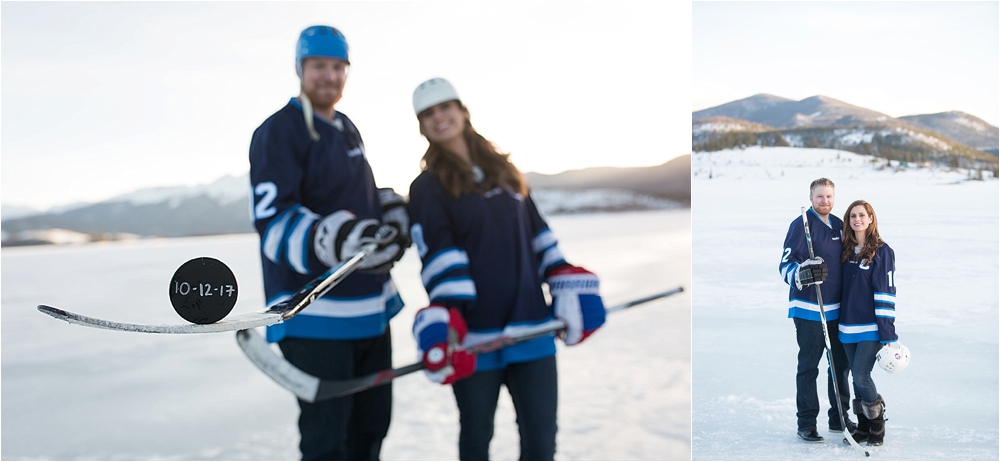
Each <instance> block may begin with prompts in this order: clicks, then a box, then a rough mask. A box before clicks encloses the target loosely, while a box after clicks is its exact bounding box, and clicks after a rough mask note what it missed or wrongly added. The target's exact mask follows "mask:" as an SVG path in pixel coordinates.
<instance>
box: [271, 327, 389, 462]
mask: <svg viewBox="0 0 1000 462" xmlns="http://www.w3.org/2000/svg"><path fill="white" fill-rule="evenodd" d="M278 346H279V347H280V348H281V352H282V353H283V354H284V355H285V358H287V359H288V361H289V362H291V363H292V364H294V365H295V366H296V367H298V368H299V369H302V371H304V372H307V373H309V374H312V375H314V376H316V377H319V378H321V379H327V380H344V379H350V378H354V377H359V376H362V375H366V374H371V373H374V372H378V371H380V370H383V369H387V368H390V367H392V340H391V337H390V335H389V329H388V328H386V331H385V333H383V334H382V335H381V336H378V337H373V338H367V339H360V340H313V339H302V338H286V339H284V340H282V341H280V342H278ZM299 409H300V410H301V412H300V414H299V433H301V435H302V440H301V441H300V443H299V449H300V450H301V451H302V460H378V458H379V451H380V450H381V448H382V440H383V439H384V438H385V435H386V433H387V432H388V431H389V419H390V417H391V415H392V384H391V383H390V384H388V385H383V386H380V387H376V388H373V389H371V390H367V391H363V392H360V393H356V394H354V395H350V396H346V397H344V398H336V399H330V400H326V401H320V402H317V403H307V402H305V401H302V400H299Z"/></svg>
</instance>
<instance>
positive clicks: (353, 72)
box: [2, 2, 691, 207]
mask: <svg viewBox="0 0 1000 462" xmlns="http://www.w3.org/2000/svg"><path fill="white" fill-rule="evenodd" d="M2 13H3V14H2V21H3V22H2V29H3V42H2V66H3V70H4V72H3V74H2V99H3V115H4V116H5V117H3V138H2V151H3V170H2V175H3V181H2V184H3V186H2V189H3V191H2V192H3V202H4V204H17V205H29V206H35V207H49V206H53V205H61V204H66V203H71V202H77V201H99V200H104V199H107V198H110V197H113V196H116V195H119V194H123V193H127V192H130V191H133V190H135V189H140V188H145V187H154V186H180V185H194V184H204V183H208V182H210V181H213V180H215V179H217V178H219V177H222V176H224V175H227V174H229V175H241V174H244V173H246V172H247V171H248V170H249V163H248V160H247V152H248V149H249V143H250V137H251V134H252V133H253V130H254V129H255V128H256V127H257V126H258V125H260V123H261V122H263V121H264V119H265V118H267V117H268V116H270V115H271V114H272V113H274V112H275V111H277V110H278V109H280V108H281V107H282V106H284V105H285V104H286V103H287V101H288V99H289V98H291V97H293V96H296V95H297V88H298V79H297V77H296V76H295V73H294V54H293V50H294V43H295V40H296V39H297V37H298V34H299V32H300V31H301V30H302V29H303V28H305V27H307V26H309V25H313V24H321V23H325V24H330V25H333V26H335V27H338V28H340V29H341V30H342V31H343V32H344V33H345V35H346V36H347V39H348V43H349V45H350V47H351V51H350V52H351V62H352V66H351V69H350V74H349V78H348V82H347V86H346V88H345V92H344V98H343V100H341V102H340V103H339V104H338V105H337V109H338V110H340V111H341V112H343V113H345V114H347V115H348V116H349V117H350V118H351V119H352V120H353V121H354V122H355V123H356V124H357V125H358V127H359V129H360V131H361V134H362V137H363V138H364V141H365V146H366V150H367V155H368V159H369V162H370V163H371V165H372V168H373V170H374V171H375V178H376V182H377V183H378V184H379V185H380V186H391V187H393V188H396V189H397V190H402V192H404V193H405V191H406V190H407V189H408V186H409V182H410V181H411V180H412V179H413V178H414V177H416V175H417V174H418V173H419V161H420V157H421V156H422V155H423V152H424V149H425V148H426V142H425V141H424V139H423V137H422V136H420V134H419V132H418V131H417V123H416V117H415V116H414V115H413V110H412V106H411V95H412V92H413V89H414V88H415V87H416V85H417V84H419V83H420V82H421V81H423V80H425V79H427V78H430V77H434V76H441V77H445V78H447V79H449V80H450V81H452V83H454V84H455V86H456V87H457V89H458V92H459V94H460V95H461V96H462V98H463V101H464V102H465V103H466V104H467V106H468V107H469V109H470V112H471V114H472V118H473V123H474V124H475V126H476V128H477V130H478V131H479V132H480V133H482V134H483V136H485V137H486V138H487V139H489V140H491V141H493V142H494V143H496V144H497V146H498V147H499V148H501V149H502V150H504V151H505V152H510V153H511V155H512V160H513V161H514V162H515V164H516V165H517V166H518V168H520V169H521V170H522V171H525V172H528V171H535V172H539V173H557V172H560V171H565V170H571V169H578V168H585V167H593V166H621V167H626V166H647V165H648V166H652V165H659V164H662V163H663V162H666V161H668V160H669V159H671V158H673V157H676V156H678V155H683V154H687V153H689V152H690V133H689V127H688V126H687V124H688V122H687V119H688V118H689V117H690V116H689V114H688V105H689V94H690V93H689V91H688V90H689V85H690V81H689V79H688V76H689V75H690V72H689V71H688V70H689V69H690V68H689V66H690V64H689V63H690V48H691V42H690V6H689V5H688V6H686V7H685V6H683V5H681V6H669V7H667V6H662V5H659V4H655V3H652V2H650V3H634V4H629V3H626V4H614V3H610V2H573V3H567V2H551V3H541V4H530V3H496V2H485V3H475V4H464V3H453V2H335V3H319V2H317V3H280V4H279V3H239V2H236V3H229V2H221V3H199V2H182V3H142V2H139V3H133V2H123V3H106V4H104V3H102V4H92V3H33V2H30V3H7V2H5V3H3V4H2ZM234 19H235V20H234ZM681 121H683V122H681Z"/></svg>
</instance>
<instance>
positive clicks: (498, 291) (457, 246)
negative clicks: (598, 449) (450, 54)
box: [408, 78, 604, 460]
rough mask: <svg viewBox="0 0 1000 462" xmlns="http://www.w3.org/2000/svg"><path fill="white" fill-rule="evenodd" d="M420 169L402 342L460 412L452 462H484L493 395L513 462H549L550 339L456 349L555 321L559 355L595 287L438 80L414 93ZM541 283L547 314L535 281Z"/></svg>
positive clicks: (579, 326)
mask: <svg viewBox="0 0 1000 462" xmlns="http://www.w3.org/2000/svg"><path fill="white" fill-rule="evenodd" d="M413 106H414V111H415V112H416V114H417V119H418V121H419V124H420V133H421V134H422V135H424V137H425V138H426V139H427V141H428V144H429V146H428V148H427V151H426V153H425V154H424V157H423V159H422V162H421V164H422V169H423V171H422V172H421V173H420V175H419V176H418V177H417V178H416V179H415V180H414V181H413V183H412V184H411V185H410V202H409V205H408V208H409V212H410V217H411V223H412V225H411V233H412V234H411V236H412V238H413V241H414V243H415V244H416V246H417V250H418V252H419V254H420V258H421V260H422V261H423V269H422V271H421V276H422V279H423V283H424V287H425V288H426V290H427V294H428V298H429V299H430V305H429V306H428V307H427V308H424V309H422V310H420V311H419V312H418V313H417V316H416V319H415V320H414V326H413V334H414V337H415V338H416V340H417V344H418V348H419V354H420V357H421V359H422V360H423V362H424V364H425V365H426V367H427V372H428V373H427V375H428V377H430V378H431V379H432V380H434V381H436V382H439V383H442V384H452V388H453V391H454V394H455V400H456V402H457V404H458V409H459V413H460V416H461V418H460V423H461V431H460V434H459V457H460V458H461V459H462V460H486V459H488V458H489V443H490V440H491V439H492V437H493V420H494V414H495V411H496V406H497V399H498V396H499V392H500V386H501V385H505V386H506V387H507V390H508V391H509V392H510V395H511V398H512V399H513V403H514V409H515V411H516V412H517V424H518V431H519V434H520V437H521V438H520V439H521V459H522V460H552V459H553V458H554V456H555V435H556V402H557V399H556V395H557V393H556V390H557V386H556V362H555V351H556V348H555V342H554V335H548V336H545V337H541V338H537V339H534V340H528V341H525V342H521V343H518V344H515V345H512V346H508V347H505V348H503V349H502V350H499V351H496V352H493V353H487V354H482V355H479V356H478V357H476V356H473V355H470V354H468V353H465V352H463V351H462V350H461V349H459V348H458V347H459V346H463V345H471V344H476V343H481V342H484V341H489V340H491V339H495V338H497V337H500V336H501V335H512V334H516V333H517V332H518V331H519V330H523V329H525V328H530V327H531V326H536V325H538V324H541V323H544V322H547V321H550V320H552V319H553V318H554V317H555V318H558V319H561V320H563V321H564V322H565V323H566V325H567V329H566V331H565V334H564V335H563V340H564V342H565V343H566V344H567V345H575V344H577V343H579V342H581V341H583V340H584V339H585V338H586V337H587V336H588V335H590V334H591V333H593V332H594V331H595V330H596V329H597V328H598V327H600V326H601V325H602V324H603V323H604V305H603V304H602V302H601V298H600V296H599V294H598V281H597V277H596V276H594V275H593V274H592V273H590V272H589V271H587V270H585V269H583V268H580V267H575V266H572V265H569V264H568V263H566V260H565V259H564V258H563V256H562V254H561V253H560V251H559V248H558V246H557V245H556V244H557V243H556V238H555V236H554V235H553V233H552V231H551V230H550V229H549V228H548V225H547V224H546V223H545V220H544V219H543V218H542V217H541V215H540V214H539V212H538V210H537V208H536V205H535V203H534V202H533V200H532V198H531V196H530V195H529V194H528V185H527V183H526V182H525V180H524V177H523V176H522V175H521V173H520V172H519V171H518V170H517V168H516V167H514V165H513V164H512V163H511V162H510V160H509V159H508V156H507V155H505V154H501V153H499V152H497V150H496V148H495V147H494V146H493V145H492V144H491V143H490V142H489V141H487V140H486V139H485V138H483V137H482V136H481V135H479V133H477V132H476V130H475V129H474V128H473V127H472V124H471V122H470V119H469V112H468V110H467V109H466V108H465V106H464V105H463V104H462V103H461V101H460V99H459V97H458V94H457V93H456V91H455V89H454V87H453V86H452V85H451V84H450V83H449V82H448V81H446V80H444V79H440V78H435V79H431V80H428V81H426V82H424V83H422V84H420V86H418V87H417V89H416V90H415V91H414V94H413ZM543 282H545V283H547V284H548V285H549V292H550V294H551V296H552V306H549V305H548V304H547V303H546V301H545V296H544V295H543V293H542V283H543Z"/></svg>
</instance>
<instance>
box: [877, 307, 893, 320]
mask: <svg viewBox="0 0 1000 462" xmlns="http://www.w3.org/2000/svg"><path fill="white" fill-rule="evenodd" d="M875 317H876V318H890V319H896V310H894V309H892V308H885V307H878V306H877V307H875Z"/></svg>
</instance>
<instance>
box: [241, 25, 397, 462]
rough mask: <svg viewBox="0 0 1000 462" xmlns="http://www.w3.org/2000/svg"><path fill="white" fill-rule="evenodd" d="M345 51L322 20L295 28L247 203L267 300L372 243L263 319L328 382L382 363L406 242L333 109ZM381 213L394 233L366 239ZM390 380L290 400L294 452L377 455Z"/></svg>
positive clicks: (253, 149)
mask: <svg viewBox="0 0 1000 462" xmlns="http://www.w3.org/2000/svg"><path fill="white" fill-rule="evenodd" d="M347 50H348V47H347V41H346V39H345V38H344V35H343V34H342V33H341V32H340V31H339V30H337V29H335V28H333V27H329V26H313V27H309V28H307V29H306V30H304V31H303V32H302V33H301V35H300V36H299V40H298V43H297V46H296V51H295V66H296V72H297V73H298V76H299V79H300V83H301V93H300V95H299V96H298V97H297V98H292V99H291V100H290V101H289V102H288V104H287V105H285V107H283V108H282V109H281V110H279V111H278V112H276V113H275V114H273V115H272V116H270V117H269V118H268V119H267V120H266V121H264V123H263V124H261V126H260V127H258V128H257V130H256V131H255V132H254V134H253V139H252V141H251V144H250V183H251V188H252V193H253V205H252V213H253V220H254V226H255V227H256V228H257V232H258V233H259V234H260V244H261V247H260V255H261V266H262V270H263V273H264V292H265V295H266V297H267V304H268V305H269V306H270V305H273V304H275V303H278V302H280V301H282V300H284V299H286V298H288V297H290V296H291V295H293V294H294V293H295V292H296V291H298V290H299V288H301V287H302V286H304V285H305V284H307V283H308V282H309V281H311V280H312V279H314V278H315V277H317V276H318V275H320V274H322V273H323V272H324V271H326V270H327V269H328V268H331V267H334V266H337V265H338V264H340V263H341V262H344V261H346V260H348V259H350V258H351V257H352V256H353V255H355V254H357V253H358V252H359V251H360V249H361V248H362V247H363V246H364V245H366V244H368V243H371V242H376V243H377V244H378V245H379V249H378V250H377V251H376V252H375V253H374V254H372V255H371V256H369V257H367V258H365V259H364V260H363V261H362V263H361V265H360V267H359V268H360V269H359V270H358V271H357V272H355V273H354V274H352V275H350V276H349V277H348V278H347V279H346V280H345V281H344V282H342V283H340V284H338V285H337V286H335V287H334V288H333V289H332V290H331V291H330V292H329V293H327V294H326V295H324V296H323V297H321V298H320V299H318V300H316V301H314V302H313V303H311V304H310V305H309V306H308V307H306V308H305V309H304V310H303V311H302V312H301V313H300V314H299V315H297V316H296V317H294V318H292V319H289V320H287V321H285V322H284V323H281V324H277V325H273V326H269V327H268V328H267V339H268V341H270V342H278V345H279V347H280V348H281V351H282V353H283V354H284V355H285V357H286V358H287V359H288V360H289V361H290V362H291V363H292V364H294V365H295V366H296V367H298V368H299V369H301V370H303V371H305V372H307V373H309V374H311V375H313V376H316V377H319V378H321V379H327V380H345V379H350V378H354V377H357V376H361V375H366V374H370V373H373V372H377V371H380V370H383V369H386V368H390V367H391V366H392V363H391V355H392V346H391V338H390V334H389V319H391V318H392V317H393V316H395V315H396V314H397V313H398V312H399V311H400V309H401V308H402V306H403V303H402V300H401V299H400V297H399V295H398V293H397V291H396V288H395V286H394V285H393V283H392V280H391V278H390V277H389V269H390V268H391V267H392V265H393V263H394V262H395V261H397V260H398V259H399V258H400V257H401V256H402V254H403V252H404V251H405V250H406V247H408V246H409V238H408V237H407V232H408V229H409V223H408V221H409V220H408V217H407V214H406V208H405V203H404V202H403V200H402V198H401V197H400V196H399V195H397V194H395V193H394V192H393V191H392V190H391V189H378V188H377V187H376V186H375V180H374V178H373V175H372V170H371V167H370V166H369V164H368V160H367V159H366V157H365V148H364V144H363V143H362V141H361V135H360V134H359V133H358V129H357V128H356V127H355V126H354V124H353V123H352V122H351V120H350V119H348V118H347V116H346V115H344V114H342V113H340V112H338V111H336V110H335V109H334V105H335V104H336V103H337V102H338V101H340V98H341V96H342V94H343V90H344V84H345V82H346V80H347V69H348V66H349V65H350V61H349V60H348V53H347ZM383 223H385V224H387V225H390V226H392V227H393V228H395V231H396V232H395V233H394V234H393V235H392V236H391V237H381V235H379V236H380V238H379V239H377V238H376V230H378V229H379V227H380V226H381V225H382V224H383ZM391 390H392V389H391V385H386V386H381V387H378V388H374V389H372V390H368V391H365V392H361V393H358V394H355V395H353V396H349V397H345V398H339V399H333V400H328V401H322V402H318V403H307V402H304V401H301V400H299V407H300V410H301V413H300V416H299V431H300V433H301V436H302V439H301V442H300V445H299V447H300V449H301V451H302V458H303V459H304V460H313V459H325V460H337V459H340V460H346V459H350V460H375V459H378V457H379V451H380V449H381V445H382V440H383V439H384V438H385V435H386V432H387V431H388V428H389V419H390V415H391V406H392V391H391Z"/></svg>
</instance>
